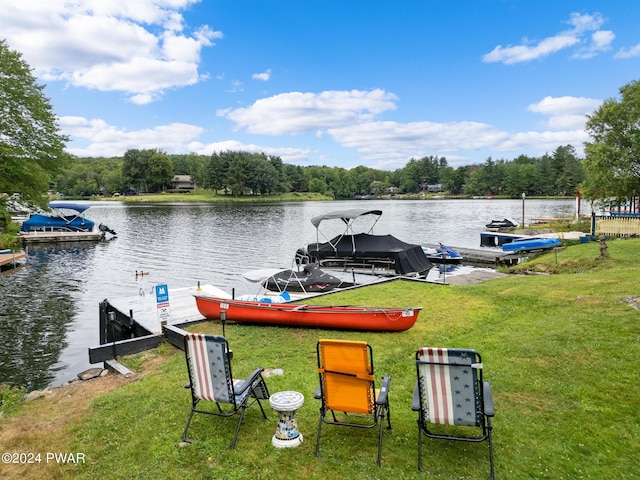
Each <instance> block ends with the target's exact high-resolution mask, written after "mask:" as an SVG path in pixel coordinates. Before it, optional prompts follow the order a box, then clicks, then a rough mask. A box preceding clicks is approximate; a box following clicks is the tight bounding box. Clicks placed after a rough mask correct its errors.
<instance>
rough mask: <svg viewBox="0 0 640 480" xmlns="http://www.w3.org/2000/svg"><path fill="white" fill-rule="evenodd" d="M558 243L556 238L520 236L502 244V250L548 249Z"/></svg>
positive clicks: (531, 250)
mask: <svg viewBox="0 0 640 480" xmlns="http://www.w3.org/2000/svg"><path fill="white" fill-rule="evenodd" d="M559 245H560V240H558V239H557V238H521V239H517V240H514V241H512V242H509V243H505V244H503V245H502V251H503V252H533V251H536V250H549V249H551V248H554V247H557V246H559Z"/></svg>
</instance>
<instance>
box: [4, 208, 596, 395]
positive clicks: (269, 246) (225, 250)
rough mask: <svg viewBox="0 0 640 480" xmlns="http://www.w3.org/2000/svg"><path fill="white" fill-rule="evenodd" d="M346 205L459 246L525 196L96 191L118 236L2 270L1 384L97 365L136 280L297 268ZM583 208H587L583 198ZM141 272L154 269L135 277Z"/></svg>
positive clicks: (56, 378)
mask: <svg viewBox="0 0 640 480" xmlns="http://www.w3.org/2000/svg"><path fill="white" fill-rule="evenodd" d="M347 208H366V209H380V210H382V211H383V215H382V217H381V218H380V220H379V221H378V223H377V225H376V227H375V230H374V232H375V233H377V234H387V233H389V234H393V235H395V236H396V237H398V238H400V239H401V240H404V241H406V242H410V243H417V244H435V243H437V242H442V243H445V244H448V245H451V246H454V247H460V248H480V232H482V231H484V230H485V228H484V226H485V224H487V223H489V222H490V221H491V220H493V219H503V218H508V219H510V220H512V221H513V222H514V223H520V222H521V221H522V200H480V199H478V200H433V201H424V200H416V201H405V200H402V201H394V200H380V201H378V200H368V201H340V202H300V203H278V204H197V205H193V204H162V205H157V204H155V205H154V204H138V205H130V204H123V203H120V202H97V203H95V204H94V205H93V206H92V208H91V209H90V210H89V211H88V212H87V216H88V217H89V218H91V219H92V220H95V221H96V222H102V223H104V224H106V225H108V226H109V227H111V228H112V229H114V230H116V231H117V232H118V236H117V238H115V239H113V240H111V241H106V242H101V243H97V244H89V245H83V246H72V247H61V246H38V247H29V249H28V255H27V264H26V265H25V266H24V267H21V268H19V269H18V270H16V271H10V272H5V273H3V274H2V275H0V384H2V383H8V384H13V385H24V386H26V387H27V388H28V389H29V390H32V389H38V388H43V387H44V386H46V385H58V384H61V383H64V382H66V381H68V380H70V379H72V378H75V376H76V375H77V374H78V373H80V372H81V371H83V370H86V369H87V368H90V367H91V366H92V365H91V364H89V363H88V347H90V346H97V345H98V343H99V337H98V304H99V302H101V301H102V300H104V299H113V298H119V297H129V296H133V295H136V294H138V292H139V291H140V289H144V290H145V291H147V292H150V291H151V289H152V288H153V286H154V285H156V284H159V283H166V284H168V285H169V287H170V288H171V287H173V288H177V287H186V286H193V285H196V284H197V283H198V282H201V283H202V284H213V285H216V286H218V287H220V288H222V289H224V290H226V291H229V292H231V289H232V288H235V289H236V292H238V293H239V294H240V293H246V292H243V291H242V284H241V282H240V275H241V274H242V273H244V272H246V271H248V270H254V269H257V268H263V267H283V268H290V267H291V266H292V261H293V257H294V253H295V251H296V249H298V248H299V247H301V246H302V245H304V244H306V243H309V242H313V241H315V240H316V230H315V228H314V227H313V225H311V222H310V219H311V218H312V217H313V216H315V215H319V214H322V213H326V212H329V211H332V210H342V209H347ZM575 213H576V212H575V201H574V200H526V202H525V223H527V224H528V223H530V222H531V219H532V218H537V217H554V216H569V217H572V216H575ZM581 213H590V212H587V211H586V210H585V209H584V207H583V208H582V209H581ZM339 223H340V222H338V221H336V222H327V223H326V227H327V228H325V224H324V223H323V225H322V230H323V231H326V234H327V236H328V238H330V237H331V236H333V235H336V234H338V233H341V231H342V228H341V227H340V226H339ZM364 226H365V224H364V223H363V224H362V227H363V228H364ZM331 227H333V228H331ZM320 240H321V241H324V240H326V239H323V238H320ZM136 271H144V272H148V273H149V274H148V275H145V276H141V277H140V276H138V277H137V276H136ZM251 293H255V292H251ZM94 366H95V365H94Z"/></svg>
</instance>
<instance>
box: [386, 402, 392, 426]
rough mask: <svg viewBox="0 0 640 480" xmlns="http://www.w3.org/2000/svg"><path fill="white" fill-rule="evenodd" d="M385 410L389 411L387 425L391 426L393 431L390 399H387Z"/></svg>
mask: <svg viewBox="0 0 640 480" xmlns="http://www.w3.org/2000/svg"><path fill="white" fill-rule="evenodd" d="M385 408H386V409H387V424H388V425H389V429H391V409H390V408H389V399H387V404H386V405H385Z"/></svg>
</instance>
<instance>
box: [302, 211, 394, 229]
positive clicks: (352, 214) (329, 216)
mask: <svg viewBox="0 0 640 480" xmlns="http://www.w3.org/2000/svg"><path fill="white" fill-rule="evenodd" d="M364 215H373V216H376V217H378V218H380V215H382V210H364V209H360V208H354V209H351V210H339V211H335V212H329V213H325V214H323V215H317V216H315V217H313V218H312V219H311V223H312V224H313V226H314V227H316V228H318V227H319V226H320V224H321V223H322V222H323V221H324V220H334V219H336V218H339V219H340V220H342V221H343V222H344V223H345V224H347V225H349V223H350V222H352V221H353V220H355V219H356V218H358V217H362V216H364ZM377 221H378V219H377V218H376V222H377Z"/></svg>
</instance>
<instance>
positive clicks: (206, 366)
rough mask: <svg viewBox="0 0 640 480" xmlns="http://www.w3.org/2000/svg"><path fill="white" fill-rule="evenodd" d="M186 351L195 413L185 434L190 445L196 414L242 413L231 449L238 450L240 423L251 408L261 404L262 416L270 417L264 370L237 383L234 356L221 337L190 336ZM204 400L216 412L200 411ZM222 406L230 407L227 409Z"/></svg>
mask: <svg viewBox="0 0 640 480" xmlns="http://www.w3.org/2000/svg"><path fill="white" fill-rule="evenodd" d="M184 347H185V348H184V350H185V355H186V359H187V369H188V371H189V383H188V384H187V385H186V386H185V388H190V389H191V413H190V415H189V419H188V420H187V425H186V427H185V429H184V433H183V434H182V440H183V441H184V442H190V440H189V439H188V438H187V431H188V430H189V425H190V424H191V419H192V418H193V414H194V413H206V414H208V415H216V416H220V417H230V416H232V415H235V414H236V413H240V419H239V420H238V425H237V426H236V432H235V435H234V437H233V441H232V442H231V445H230V447H229V448H231V449H232V448H235V446H236V442H237V440H238V433H239V431H240V424H241V423H242V419H243V418H244V414H245V411H246V409H247V408H249V407H250V406H251V405H253V404H254V403H257V404H258V406H259V407H260V410H261V411H262V416H263V417H264V418H265V419H266V418H267V415H266V414H265V412H264V409H263V408H262V404H261V403H260V400H267V399H268V398H269V390H268V389H267V385H266V383H265V382H264V379H263V378H262V372H263V370H264V369H263V368H262V367H258V368H256V369H255V370H254V371H253V372H252V373H251V375H249V376H248V377H247V378H246V379H245V380H235V379H234V378H233V375H232V373H231V358H230V357H231V353H230V350H229V344H228V343H227V340H226V339H225V338H224V337H222V336H219V335H206V334H201V333H187V334H186V335H185V337H184ZM201 401H207V402H213V403H215V406H216V409H215V410H202V409H198V405H199V403H200V402H201ZM221 404H227V406H226V407H224V409H223V407H222V406H221Z"/></svg>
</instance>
